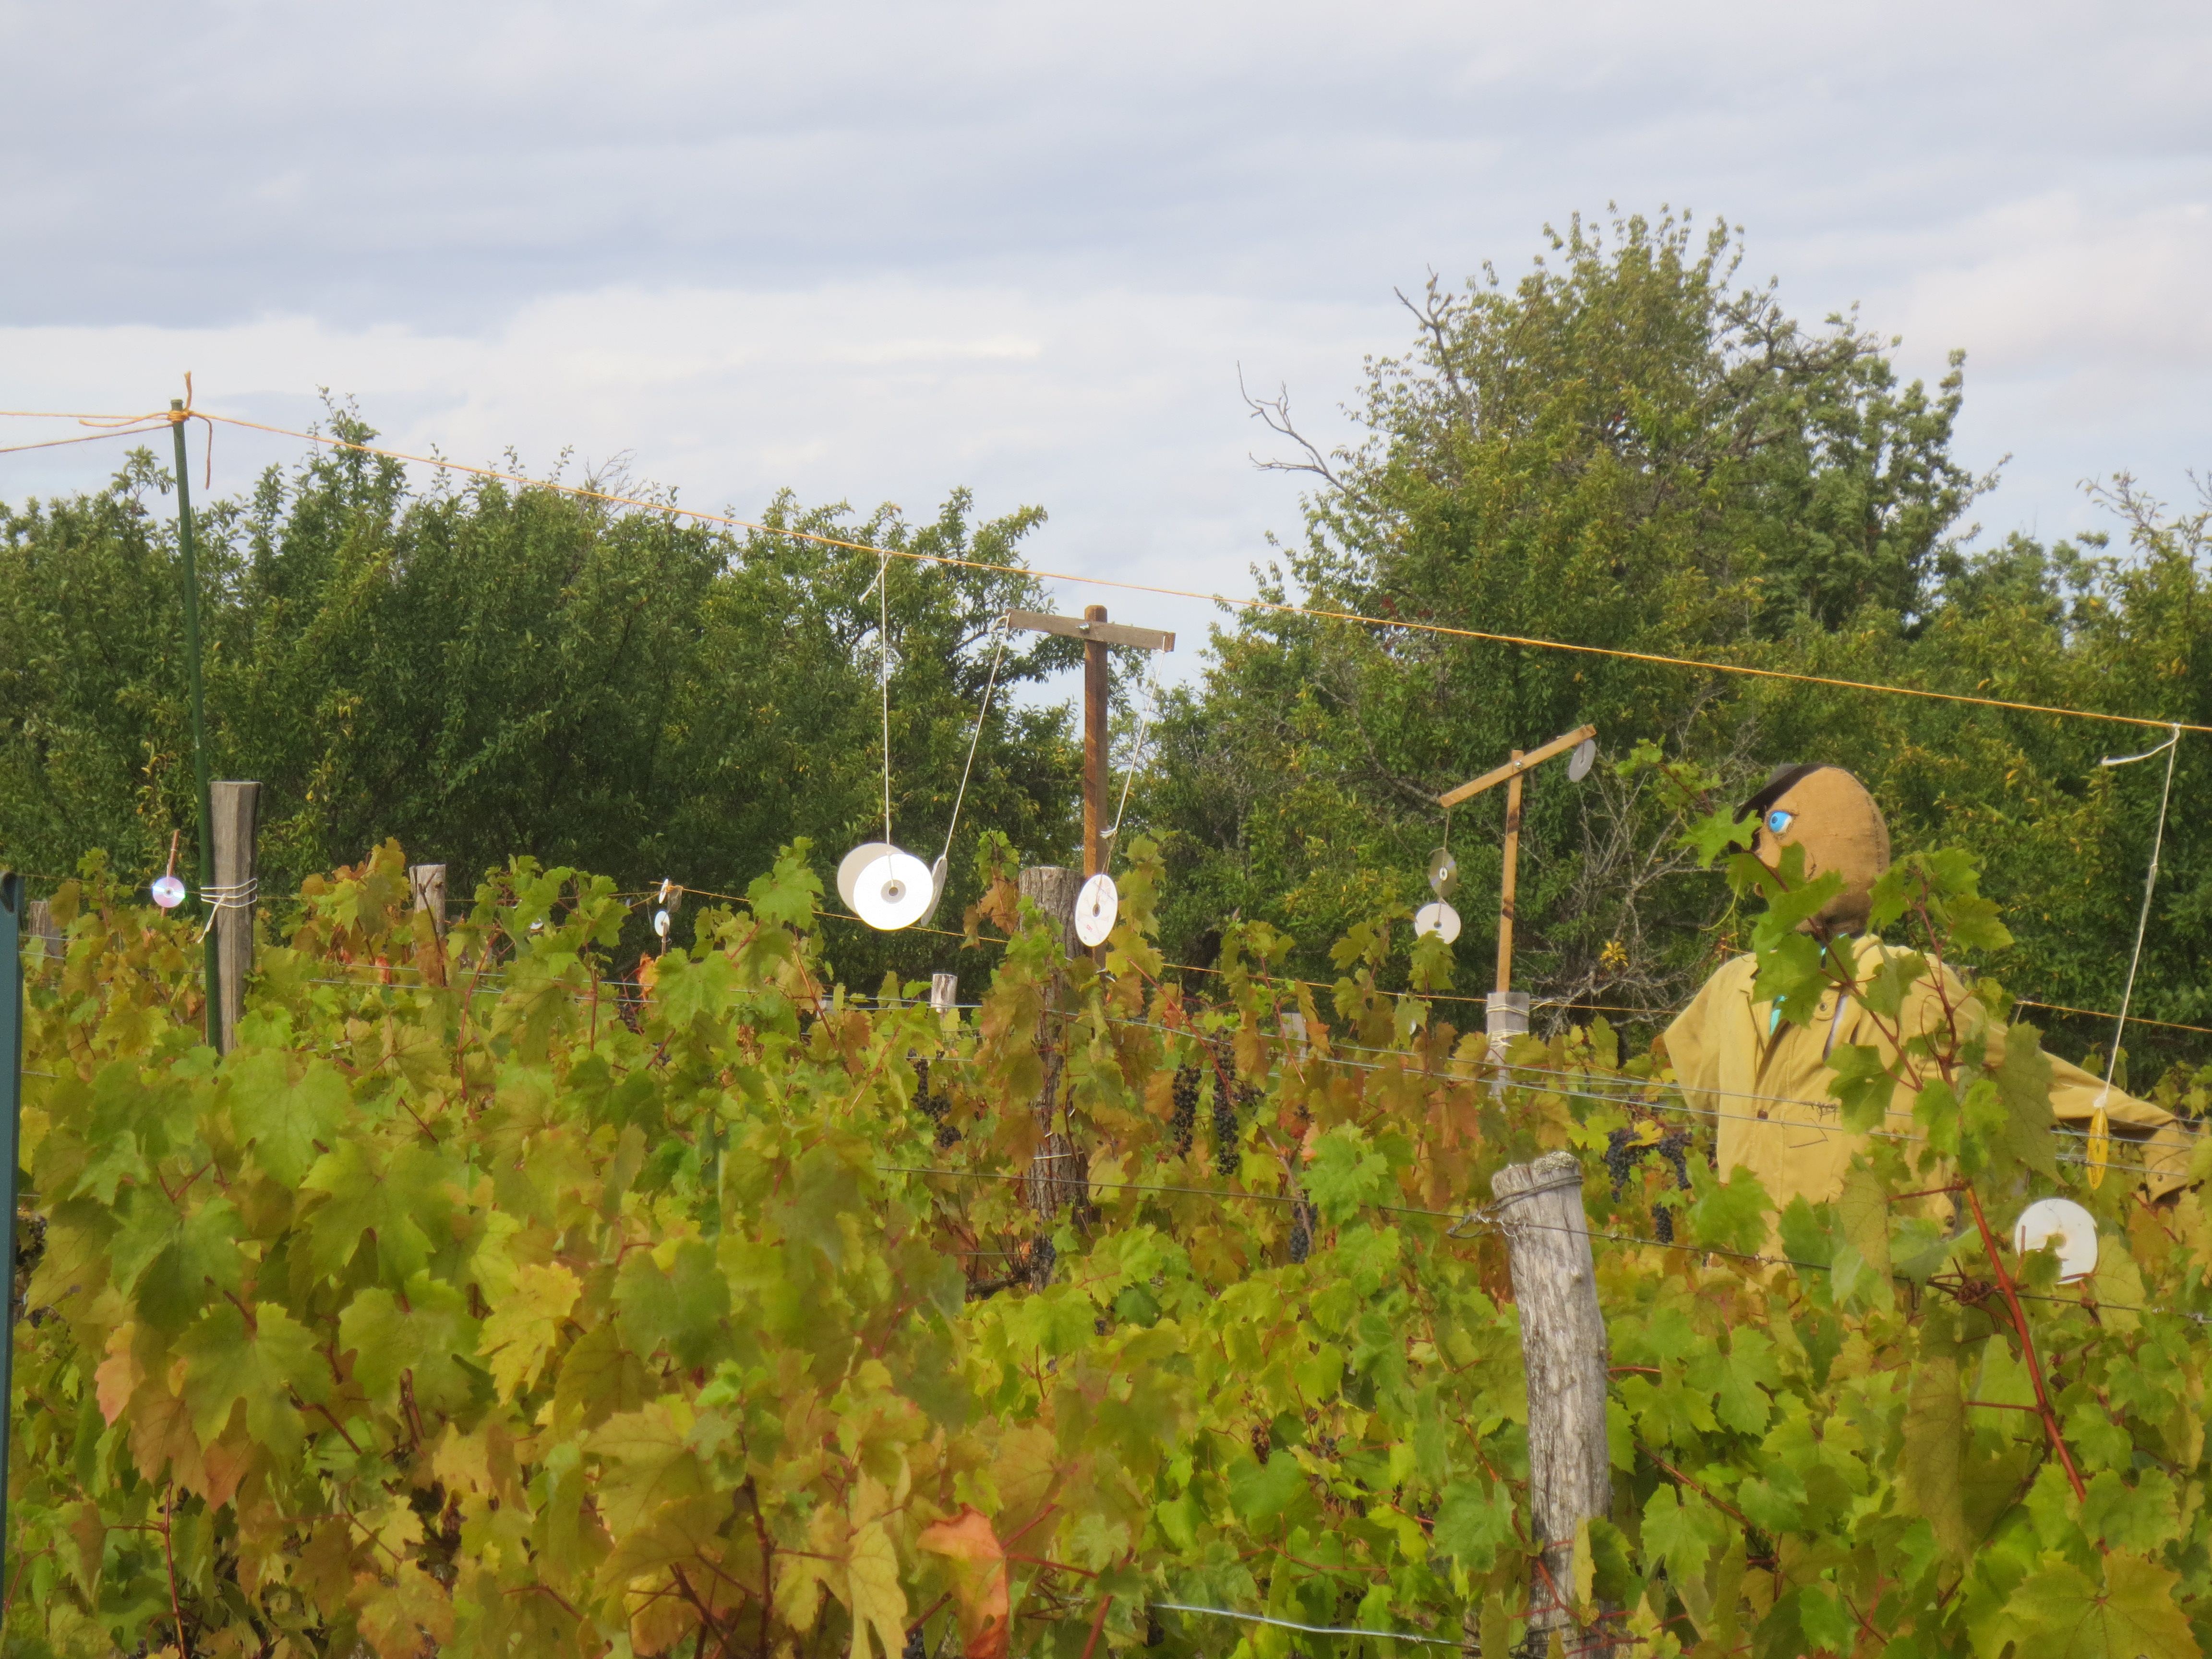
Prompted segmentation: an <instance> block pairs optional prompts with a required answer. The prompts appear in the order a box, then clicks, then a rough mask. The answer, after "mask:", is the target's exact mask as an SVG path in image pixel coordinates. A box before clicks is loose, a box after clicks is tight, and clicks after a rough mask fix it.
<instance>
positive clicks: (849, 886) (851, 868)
mask: <svg viewBox="0 0 2212 1659" xmlns="http://www.w3.org/2000/svg"><path fill="white" fill-rule="evenodd" d="M897 851H898V848H896V847H894V846H892V845H891V844H890V842H887V841H864V842H861V843H860V845H859V846H858V847H855V848H854V849H853V850H852V851H851V852H849V853H848V854H845V856H844V857H843V858H842V859H841V860H838V863H837V896H838V897H839V898H841V899H842V900H844V901H845V908H847V909H848V910H850V909H853V908H854V907H855V906H856V905H857V904H858V903H859V900H858V899H857V898H856V897H855V896H854V895H855V894H856V893H857V892H858V890H859V887H858V884H859V882H860V872H861V871H863V870H865V869H866V868H867V867H868V866H870V865H872V864H873V863H874V862H875V861H876V860H878V859H879V858H881V857H883V855H884V854H886V853H896V852H897Z"/></svg>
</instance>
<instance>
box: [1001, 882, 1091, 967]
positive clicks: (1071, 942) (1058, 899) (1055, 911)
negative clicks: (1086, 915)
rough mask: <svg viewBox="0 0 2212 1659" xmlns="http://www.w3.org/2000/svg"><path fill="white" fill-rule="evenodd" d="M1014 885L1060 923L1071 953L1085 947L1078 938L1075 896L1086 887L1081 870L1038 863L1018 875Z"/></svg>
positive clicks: (1062, 940)
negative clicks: (1064, 868) (1076, 935)
mask: <svg viewBox="0 0 2212 1659" xmlns="http://www.w3.org/2000/svg"><path fill="white" fill-rule="evenodd" d="M1014 885H1015V886H1016V887H1017V888H1018V890H1020V892H1021V896H1023V897H1024V898H1025V899H1028V900H1030V901H1031V902H1033V903H1035V904H1036V908H1038V909H1040V910H1042V911H1043V912H1044V914H1045V915H1048V916H1050V917H1051V918H1052V919H1053V921H1055V922H1056V923H1058V924H1059V927H1060V945H1061V948H1062V949H1064V950H1066V952H1067V953H1068V955H1070V956H1073V955H1074V954H1075V953H1076V952H1077V951H1080V950H1081V949H1083V943H1082V941H1081V940H1079V939H1077V938H1076V937H1075V896H1076V895H1077V894H1078V893H1080V892H1081V891H1082V890H1083V872H1081V871H1079V870H1062V869H1060V868H1059V867H1058V866H1054V865H1050V864H1041V865H1036V866H1031V867H1030V868H1029V869H1027V870H1024V871H1023V872H1021V874H1020V875H1019V876H1018V877H1016V878H1015V880H1014Z"/></svg>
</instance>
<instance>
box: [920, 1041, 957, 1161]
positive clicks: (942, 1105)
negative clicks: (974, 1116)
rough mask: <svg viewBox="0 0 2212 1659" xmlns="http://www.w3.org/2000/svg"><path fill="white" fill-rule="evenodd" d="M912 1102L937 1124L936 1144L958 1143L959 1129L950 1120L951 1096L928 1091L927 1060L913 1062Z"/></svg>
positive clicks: (955, 1144) (951, 1144)
mask: <svg viewBox="0 0 2212 1659" xmlns="http://www.w3.org/2000/svg"><path fill="white" fill-rule="evenodd" d="M914 1103H915V1109H917V1110H919V1111H921V1113H922V1114H923V1115H925V1116H927V1118H928V1119H929V1120H930V1121H932V1122H933V1123H934V1124H936V1125H937V1144H938V1145H939V1146H957V1144H958V1143H959V1140H960V1131H959V1130H957V1129H956V1128H954V1127H952V1125H951V1121H950V1119H951V1115H952V1097H951V1095H948V1094H934V1095H933V1094H932V1093H930V1092H929V1062H928V1061H927V1060H916V1061H915V1063H914Z"/></svg>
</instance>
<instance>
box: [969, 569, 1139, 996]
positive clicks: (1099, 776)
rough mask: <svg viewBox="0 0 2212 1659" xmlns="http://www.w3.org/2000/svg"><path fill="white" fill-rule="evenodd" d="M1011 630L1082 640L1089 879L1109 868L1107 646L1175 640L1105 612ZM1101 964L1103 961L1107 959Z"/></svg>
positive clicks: (1035, 621) (1026, 617) (1020, 617)
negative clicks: (1127, 624)
mask: <svg viewBox="0 0 2212 1659" xmlns="http://www.w3.org/2000/svg"><path fill="white" fill-rule="evenodd" d="M1006 626H1007V627H1008V628H1014V629H1026V630H1028V631H1030V632H1031V633H1036V634H1059V635H1064V636H1066V637H1068V638H1071V639H1079V640H1081V641H1083V875H1082V877H1081V878H1079V880H1087V879H1089V878H1091V877H1092V876H1095V875H1097V873H1098V872H1100V871H1102V870H1103V869H1104V868H1105V867H1106V863H1107V848H1106V830H1107V829H1108V825H1107V823H1106V821H1105V816H1106V763H1107V762H1108V760H1109V758H1110V757H1109V754H1108V752H1107V742H1106V715H1107V706H1106V705H1107V692H1108V687H1109V684H1111V677H1110V676H1109V673H1108V672H1107V667H1108V658H1107V649H1106V648H1107V647H1109V646H1113V645H1127V646H1134V647H1137V648H1138V649H1139V650H1140V651H1172V650H1174V649H1175V635H1172V634H1162V633H1158V632H1156V631H1155V630H1153V629H1149V628H1127V627H1124V626H1122V625H1121V624H1119V623H1109V622H1108V621H1107V620H1106V607H1105V606H1104V605H1091V606H1088V607H1086V608H1085V611H1084V612H1083V619H1082V620H1081V621H1080V622H1078V621H1077V620H1076V619H1075V618H1074V617H1048V616H1046V615H1044V614H1043V613H1042V611H1008V612H1006ZM1101 960H1103V957H1102V958H1101Z"/></svg>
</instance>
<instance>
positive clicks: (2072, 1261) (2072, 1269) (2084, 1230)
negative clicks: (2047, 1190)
mask: <svg viewBox="0 0 2212 1659" xmlns="http://www.w3.org/2000/svg"><path fill="white" fill-rule="evenodd" d="M2046 1244H2047V1245H2049V1246H2050V1247H2051V1249H2054V1250H2056V1251H2057V1253H2058V1280H2059V1283H2061V1284H2062V1285H2063V1284H2070V1283H2072V1282H2073V1281H2074V1280H2075V1279H2087V1277H2088V1276H2089V1275H2090V1274H2091V1273H2094V1272H2096V1271H2097V1221H2096V1218H2095V1217H2093V1216H2092V1215H2091V1214H2090V1213H2089V1212H2087V1210H2085V1209H2083V1208H2082V1207H2081V1206H2080V1205H2079V1204H2076V1203H2075V1201H2074V1200H2072V1199H2070V1198H2039V1199H2037V1200H2035V1202H2034V1203H2033V1204H2031V1205H2029V1206H2027V1208H2026V1209H2024V1210H2022V1211H2021V1212H2020V1219H2019V1220H2018V1221H2017V1222H2015V1223H2014V1224H2013V1230H2012V1247H2013V1249H2015V1250H2017V1251H2019V1252H2020V1254H2021V1255H2027V1253H2028V1252H2029V1251H2030V1250H2039V1249H2042V1248H2043V1247H2044V1246H2045V1245H2046Z"/></svg>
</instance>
